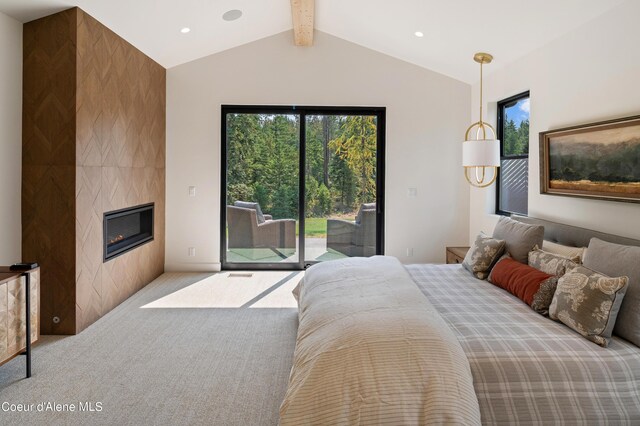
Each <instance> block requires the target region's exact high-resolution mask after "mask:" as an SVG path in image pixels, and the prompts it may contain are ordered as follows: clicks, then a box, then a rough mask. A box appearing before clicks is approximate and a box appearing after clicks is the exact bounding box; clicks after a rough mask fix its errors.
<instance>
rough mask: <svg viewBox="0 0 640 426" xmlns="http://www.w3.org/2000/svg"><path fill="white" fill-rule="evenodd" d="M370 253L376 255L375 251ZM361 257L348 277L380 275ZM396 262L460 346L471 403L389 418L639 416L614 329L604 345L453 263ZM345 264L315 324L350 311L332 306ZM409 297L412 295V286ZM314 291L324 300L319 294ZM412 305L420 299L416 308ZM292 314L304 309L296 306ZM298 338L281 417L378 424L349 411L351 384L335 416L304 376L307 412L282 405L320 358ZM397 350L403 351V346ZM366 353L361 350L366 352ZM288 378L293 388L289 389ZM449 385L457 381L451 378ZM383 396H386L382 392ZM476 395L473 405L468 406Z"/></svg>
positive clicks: (568, 234)
mask: <svg viewBox="0 0 640 426" xmlns="http://www.w3.org/2000/svg"><path fill="white" fill-rule="evenodd" d="M516 219H517V220H521V221H523V222H529V223H531V222H534V223H538V224H543V225H544V226H545V239H547V240H550V241H554V242H560V243H564V244H568V245H574V246H586V245H588V243H589V240H590V238H591V237H592V236H596V237H598V238H600V239H603V240H605V241H610V242H613V243H618V244H625V245H635V246H640V241H637V240H631V239H628V238H623V237H618V236H612V235H608V234H602V233H596V232H594V231H589V230H586V229H581V228H576V227H571V226H567V225H562V224H557V223H553V222H548V221H540V220H538V219H531V218H516ZM347 262H350V261H347ZM369 262H371V260H369ZM373 262H376V260H375V258H374V259H373ZM336 265H337V264H336ZM364 265H365V266H363V270H361V271H360V272H357V271H356V272H354V273H353V276H352V277H351V281H355V282H358V277H359V276H360V277H362V276H365V275H367V276H372V275H373V276H375V275H376V274H378V275H380V274H381V272H376V271H375V270H374V268H373V267H372V266H371V263H365V264H364ZM318 266H320V265H318ZM384 268H386V269H393V268H392V265H391V264H386V265H385V267H384ZM384 268H383V269H384ZM401 268H402V269H403V270H404V272H405V273H406V274H407V275H408V276H410V277H411V279H412V282H413V285H414V286H416V287H417V288H418V289H419V290H420V292H421V294H423V295H424V296H426V297H425V300H427V301H428V305H423V306H426V307H425V309H433V310H435V313H437V316H439V317H440V318H441V320H442V321H443V322H444V323H445V324H446V325H447V327H448V329H449V330H450V331H451V333H452V334H453V335H454V336H455V340H456V341H457V343H458V344H459V346H460V348H461V349H462V351H463V352H464V355H465V356H466V360H467V361H468V364H466V366H458V367H457V368H458V370H460V371H462V372H464V371H466V369H467V368H468V371H469V372H470V375H471V380H472V386H473V390H474V393H475V395H474V396H475V401H469V399H470V398H469V397H468V395H467V400H466V401H464V402H463V404H462V405H464V406H468V407H470V408H468V413H467V416H468V417H467V419H466V420H464V419H463V420H461V419H460V418H455V417H452V418H451V419H449V421H442V419H438V418H431V417H429V414H427V416H426V418H423V419H421V420H417V421H412V420H410V421H402V422H397V421H396V422H393V421H392V423H396V424H400V423H403V424H407V423H413V424H426V423H443V422H444V423H458V424H473V423H478V422H481V423H482V424H504V425H506V424H615V425H618V424H631V425H633V424H640V348H639V347H637V346H635V345H633V344H632V343H629V342H627V341H625V340H623V339H620V338H617V337H615V336H614V337H613V339H612V340H611V343H610V344H609V347H608V348H602V347H600V346H598V345H596V344H594V343H592V342H590V341H588V340H586V339H585V338H583V337H582V336H580V335H579V334H577V333H575V332H574V331H572V330H571V329H569V328H568V327H566V326H565V325H563V324H561V323H558V322H554V321H552V320H550V319H549V318H547V317H544V316H542V315H539V314H538V313H536V312H534V311H532V310H531V309H530V308H529V306H527V305H526V304H524V303H523V302H522V301H520V300H519V299H517V298H516V297H514V296H512V295H511V294H509V293H507V292H506V291H504V290H502V289H500V288H498V287H495V286H494V285H492V284H490V283H488V282H486V281H482V280H478V279H476V278H474V277H473V276H472V275H471V274H470V273H469V272H467V271H466V270H464V269H463V268H462V266H460V265H408V266H406V267H401ZM331 269H335V268H331V267H327V266H323V270H324V271H326V273H329V272H330V270H331ZM356 269H357V268H356ZM347 270H348V269H347ZM345 271H346V270H342V271H341V272H340V273H338V274H336V275H334V278H333V279H332V280H330V281H332V282H333V283H334V285H336V289H338V293H337V294H335V296H337V300H338V302H337V305H331V304H329V305H325V306H324V307H322V309H319V311H318V312H319V315H320V317H321V318H322V319H321V322H323V321H324V322H323V324H325V323H326V324H329V323H333V322H334V319H335V318H337V317H340V316H341V315H340V312H342V314H344V315H343V318H347V319H349V318H351V319H352V318H353V317H355V316H354V315H352V313H348V314H346V313H345V312H344V311H345V310H346V309H347V308H345V306H350V304H349V303H347V304H346V305H344V306H342V307H340V306H339V305H340V304H341V303H344V302H342V301H341V300H342V299H345V298H353V296H354V295H353V294H350V295H349V296H347V295H346V294H345V295H343V296H344V297H343V298H342V299H341V298H340V296H341V294H340V292H341V291H344V288H342V287H340V286H339V285H337V284H336V283H338V282H341V281H344V280H345V278H348V275H349V273H345ZM305 279H306V277H305ZM347 281H348V280H347ZM325 284H326V280H325V281H324V282H322V280H320V282H316V283H315V284H314V285H315V287H316V290H317V291H318V295H319V294H321V293H324V292H326V293H327V294H330V293H331V288H330V286H325ZM304 285H305V283H304V282H303V288H302V290H301V291H304ZM387 290H388V289H387ZM387 290H384V291H387ZM376 291H377V290H376ZM371 293H372V292H371V291H367V290H366V287H364V286H361V289H360V291H359V292H356V298H357V299H358V300H361V298H364V299H366V298H368V297H372V298H374V299H375V297H376V296H375V293H374V292H373V293H374V294H371ZM413 297H414V298H417V296H415V295H414V296H413ZM394 299H395V297H394V296H393V295H387V296H386V300H391V301H393V300H394ZM320 300H322V298H321V297H320ZM385 304H387V303H386V302H385ZM391 304H392V303H391ZM365 305H366V303H365ZM302 306H303V305H301V307H302ZM330 306H333V308H336V309H338V310H337V311H330V310H329V312H326V308H327V307H330ZM419 306H420V305H419V304H418V306H417V307H418V308H419ZM301 309H302V308H301ZM348 309H350V308H348ZM300 314H301V315H302V312H300ZM381 319H382V320H383V322H384V323H386V322H387V321H386V320H384V318H383V317H381ZM300 320H301V329H302V330H304V331H305V333H306V332H308V331H309V329H308V328H305V327H304V322H305V319H304V318H303V317H302V316H301V317H300ZM435 321H436V322H437V321H438V320H435ZM338 322H339V321H338ZM374 326H375V325H374ZM341 327H343V328H344V324H341V325H338V329H340V328H341ZM385 327H386V324H381V325H380V330H384V329H385ZM394 333H400V334H402V333H403V330H402V326H400V327H399V328H396V330H395V331H394ZM446 334H447V333H446V332H445V335H446ZM307 337H308V336H300V334H299V340H298V342H297V343H298V345H300V346H301V347H305V346H304V344H302V345H301V344H300V338H302V340H304V339H305V338H307ZM338 340H339V339H338ZM343 344H344V341H343V342H341V343H339V344H338V346H337V347H329V348H328V352H329V353H335V350H336V349H337V348H340V347H341V346H340V345H343ZM298 345H297V347H296V354H295V355H294V368H293V369H292V373H291V380H290V388H289V390H288V391H287V395H286V397H285V402H284V403H283V409H281V423H282V424H289V423H291V424H379V423H385V421H384V417H383V418H382V419H380V418H374V419H375V420H373V421H367V420H366V419H365V420H364V421H362V420H361V419H360V418H359V417H358V416H357V411H358V409H357V408H356V409H355V410H354V406H353V401H354V400H357V399H358V398H357V395H358V393H357V392H356V396H355V398H354V395H349V396H347V397H346V398H344V400H342V401H339V405H338V406H336V407H333V408H332V412H333V413H335V412H336V411H338V412H342V413H343V414H344V415H343V416H342V417H339V418H338V420H336V421H333V420H332V418H329V419H328V420H327V418H323V417H322V416H320V417H318V413H319V412H320V411H322V409H323V408H322V407H324V405H323V404H322V403H321V404H319V405H318V404H317V401H314V395H316V394H318V393H321V392H322V386H323V384H322V383H321V382H320V383H318V382H315V383H307V384H309V385H310V387H309V388H307V389H306V390H304V391H302V393H303V394H305V395H306V397H307V398H309V399H308V400H306V401H304V406H305V407H306V408H307V409H308V410H309V411H308V412H310V413H312V415H311V416H309V417H290V416H289V412H288V410H287V406H286V404H287V401H288V400H289V399H288V398H290V397H292V395H293V394H294V393H295V392H296V391H301V390H302V389H303V388H304V385H305V383H304V380H302V381H301V380H299V379H300V376H299V375H296V374H297V372H296V370H303V369H304V368H305V367H309V362H308V361H309V360H314V359H317V358H319V357H320V355H318V354H317V353H306V354H304V355H305V356H306V358H305V356H303V357H302V358H301V354H300V353H299V347H298ZM307 348H308V346H307ZM453 350H454V351H455V349H453ZM400 351H401V352H402V349H400ZM365 353H366V351H365ZM430 356H431V363H430V366H431V367H433V366H435V368H436V369H443V370H446V369H449V368H451V366H447V365H442V366H441V365H440V360H439V357H437V356H435V357H434V356H433V355H430ZM364 359H367V356H366V355H365V357H364ZM301 360H304V362H303V364H304V367H302V368H298V367H299V366H298V367H296V365H298V362H299V361H301ZM335 361H336V360H335V359H334V363H333V364H336V363H337V364H340V362H335ZM354 362H355V363H356V364H358V363H362V360H355V361H354V360H351V363H354ZM428 364H429V363H428ZM392 368H393V369H398V370H399V371H401V368H402V366H398V365H394V366H392ZM330 370H331V366H327V365H323V366H322V368H321V370H320V371H315V372H314V373H312V374H315V375H316V376H319V377H323V376H324V375H325V374H327V373H329V372H330ZM341 371H343V372H344V371H345V369H344V368H342V370H341ZM345 376H347V375H345ZM374 376H375V372H374ZM463 376H464V375H463ZM363 377H364V376H356V377H355V379H354V378H353V377H344V379H343V383H340V386H344V387H349V386H351V387H353V386H355V388H356V389H360V388H358V386H362V382H365V381H366V380H364V379H363ZM349 380H352V382H349ZM367 380H369V379H367ZM443 380H447V379H440V381H443ZM456 380H459V381H460V383H462V386H465V385H466V379H465V378H464V377H462V378H460V377H458V378H457V379H456ZM374 381H375V378H374ZM291 385H294V387H297V389H294V391H293V393H292V389H291ZM334 386H336V385H335V384H334ZM456 386H460V385H459V384H458V383H456ZM425 389H428V386H425ZM368 391H369V389H366V387H362V393H363V394H366V392H368ZM425 392H426V391H425ZM411 395H413V394H411ZM445 399H446V398H445ZM447 401H450V399H449V400H447ZM314 404H315V405H314ZM340 404H341V405H340ZM381 404H382V405H384V401H382V402H381ZM474 404H475V406H476V407H477V413H475V414H474V412H473V407H474ZM452 407H453V408H452V410H453V411H454V412H455V411H456V410H459V409H460V407H459V406H455V404H454V405H452ZM303 411H304V410H303ZM354 411H355V412H356V415H355V416H354V413H353V412H354ZM298 412H299V411H298ZM476 416H477V417H476ZM333 419H336V418H333ZM288 420H294V421H293V422H289V421H288Z"/></svg>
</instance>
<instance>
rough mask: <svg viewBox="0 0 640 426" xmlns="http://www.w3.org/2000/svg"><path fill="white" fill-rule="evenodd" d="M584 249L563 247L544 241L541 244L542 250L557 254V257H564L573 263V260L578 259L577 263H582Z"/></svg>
mask: <svg viewBox="0 0 640 426" xmlns="http://www.w3.org/2000/svg"><path fill="white" fill-rule="evenodd" d="M586 249H587V248H586V247H571V246H565V245H562V244H558V243H553V242H551V241H547V240H544V241H543V242H542V250H544V251H546V252H549V253H553V254H557V255H558V256H562V257H566V258H568V259H571V260H573V261H575V260H576V259H575V258H578V263H582V259H584V252H585V250H586Z"/></svg>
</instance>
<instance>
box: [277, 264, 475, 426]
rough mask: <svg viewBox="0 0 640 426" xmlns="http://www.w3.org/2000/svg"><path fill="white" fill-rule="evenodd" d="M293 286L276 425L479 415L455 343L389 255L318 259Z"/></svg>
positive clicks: (466, 420) (471, 420) (467, 419)
mask: <svg viewBox="0 0 640 426" xmlns="http://www.w3.org/2000/svg"><path fill="white" fill-rule="evenodd" d="M296 292H297V294H298V298H299V300H298V306H299V322H300V324H299V328H298V337H297V341H296V349H295V354H294V364H293V368H292V370H291V376H290V379H289V387H288V389H287V393H286V395H285V399H284V402H283V403H282V406H281V408H280V423H281V424H282V425H306V424H322V425H329V424H331V425H334V424H403V425H411V424H443V423H446V424H464V425H473V424H480V412H479V409H478V400H477V398H476V394H475V392H474V389H473V383H472V376H471V371H470V369H469V363H468V361H467V358H466V356H465V354H464V352H463V350H462V348H461V347H460V344H459V343H458V341H457V340H456V337H455V336H454V335H453V333H452V332H451V330H450V329H449V328H448V326H447V324H446V323H445V322H444V320H443V319H442V318H441V317H440V315H439V314H438V312H437V311H436V310H435V309H434V307H433V306H432V305H431V303H430V302H429V301H428V300H427V299H426V297H425V296H424V295H423V294H422V292H421V291H420V290H419V289H418V287H417V286H416V284H415V283H414V282H413V281H412V279H411V278H410V277H409V275H408V273H407V272H406V270H405V269H404V267H403V266H402V265H401V264H400V262H398V260H397V259H395V258H392V257H384V256H376V257H372V258H353V259H343V260H338V261H332V262H325V263H321V264H317V265H315V266H313V267H311V268H309V270H307V272H306V274H305V278H304V280H303V282H301V283H300V285H299V286H298V288H297V289H296Z"/></svg>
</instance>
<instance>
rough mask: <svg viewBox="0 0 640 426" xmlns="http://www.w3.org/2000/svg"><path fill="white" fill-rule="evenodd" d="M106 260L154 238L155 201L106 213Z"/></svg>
mask: <svg viewBox="0 0 640 426" xmlns="http://www.w3.org/2000/svg"><path fill="white" fill-rule="evenodd" d="M103 226H104V261H105V262H106V261H108V260H109V259H112V258H114V257H116V256H120V255H121V254H123V253H126V252H128V251H129V250H133V249H134V248H136V247H138V246H140V245H142V244H145V243H148V242H149V241H152V240H153V203H150V204H144V205H141V206H136V207H131V208H127V209H122V210H115V211H112V212H107V213H105V214H104V225H103Z"/></svg>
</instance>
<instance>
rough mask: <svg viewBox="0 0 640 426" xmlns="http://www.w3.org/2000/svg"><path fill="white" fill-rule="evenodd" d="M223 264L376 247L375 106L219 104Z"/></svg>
mask: <svg viewBox="0 0 640 426" xmlns="http://www.w3.org/2000/svg"><path fill="white" fill-rule="evenodd" d="M222 141H223V144H222V176H221V178H222V179H221V180H222V188H221V189H222V191H221V192H222V197H221V202H222V209H221V232H222V233H221V235H222V238H221V240H222V241H221V257H222V266H223V268H224V269H302V268H304V267H305V266H308V265H309V264H312V263H315V262H320V261H324V260H331V259H339V258H342V257H349V256H372V255H374V254H382V250H383V249H382V248H383V215H384V208H383V207H384V200H383V194H384V192H383V177H384V176H383V174H384V108H342V107H336V108H328V107H264V106H223V107H222Z"/></svg>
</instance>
